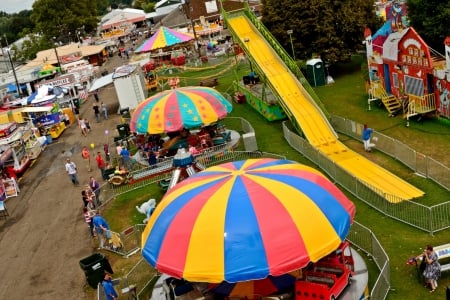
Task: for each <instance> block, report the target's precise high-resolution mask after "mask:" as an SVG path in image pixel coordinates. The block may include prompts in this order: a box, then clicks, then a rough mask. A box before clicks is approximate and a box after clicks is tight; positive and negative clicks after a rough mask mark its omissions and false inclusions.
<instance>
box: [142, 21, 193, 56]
mask: <svg viewBox="0 0 450 300" xmlns="http://www.w3.org/2000/svg"><path fill="white" fill-rule="evenodd" d="M193 39H194V37H193V36H192V35H190V34H188V33H183V32H179V31H176V30H173V29H170V28H167V27H164V26H161V27H159V29H158V31H156V33H155V34H154V35H153V36H152V37H151V38H149V39H147V40H145V41H144V42H143V43H142V44H141V45H140V46H139V47H137V48H136V51H135V52H136V53H140V52H149V51H152V50H156V49H159V48H164V47H169V46H173V45H176V44H180V43H184V42H188V41H190V40H193Z"/></svg>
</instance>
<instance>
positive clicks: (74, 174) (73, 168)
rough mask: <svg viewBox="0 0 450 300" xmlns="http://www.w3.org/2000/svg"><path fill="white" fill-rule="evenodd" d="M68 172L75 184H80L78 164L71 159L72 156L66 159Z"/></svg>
mask: <svg viewBox="0 0 450 300" xmlns="http://www.w3.org/2000/svg"><path fill="white" fill-rule="evenodd" d="M66 172H67V174H69V177H70V180H71V181H72V183H73V185H75V186H77V185H80V182H79V181H78V176H77V173H78V170H77V165H76V164H75V163H74V162H72V161H70V158H68V159H67V160H66Z"/></svg>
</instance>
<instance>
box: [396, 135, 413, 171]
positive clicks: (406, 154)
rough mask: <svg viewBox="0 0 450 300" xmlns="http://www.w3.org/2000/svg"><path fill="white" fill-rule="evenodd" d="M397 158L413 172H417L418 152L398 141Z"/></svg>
mask: <svg viewBox="0 0 450 300" xmlns="http://www.w3.org/2000/svg"><path fill="white" fill-rule="evenodd" d="M395 158H396V159H398V160H399V161H401V162H402V163H403V164H405V165H406V166H408V167H409V168H410V169H411V170H413V171H416V151H415V150H414V149H412V148H411V147H409V146H407V145H405V144H403V143H401V142H399V141H396V143H395Z"/></svg>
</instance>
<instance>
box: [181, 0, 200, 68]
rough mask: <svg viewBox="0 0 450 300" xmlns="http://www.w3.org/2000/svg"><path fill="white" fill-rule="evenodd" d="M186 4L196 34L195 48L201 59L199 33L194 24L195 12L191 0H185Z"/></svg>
mask: <svg viewBox="0 0 450 300" xmlns="http://www.w3.org/2000/svg"><path fill="white" fill-rule="evenodd" d="M184 3H186V5H187V9H188V11H189V19H190V20H191V26H192V31H193V32H194V40H195V46H196V48H197V52H198V58H199V59H201V58H202V54H201V53H200V45H199V44H198V39H197V32H195V23H194V20H193V19H192V11H193V10H194V8H193V7H191V1H190V0H184Z"/></svg>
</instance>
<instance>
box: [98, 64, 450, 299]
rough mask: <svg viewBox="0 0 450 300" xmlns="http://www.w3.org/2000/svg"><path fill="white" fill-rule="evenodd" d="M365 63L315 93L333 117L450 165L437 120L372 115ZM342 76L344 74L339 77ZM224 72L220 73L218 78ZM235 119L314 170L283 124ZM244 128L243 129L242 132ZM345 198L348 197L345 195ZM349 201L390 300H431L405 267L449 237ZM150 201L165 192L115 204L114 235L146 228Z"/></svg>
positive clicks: (110, 213) (448, 142) (226, 82)
mask: <svg viewBox="0 0 450 300" xmlns="http://www.w3.org/2000/svg"><path fill="white" fill-rule="evenodd" d="M360 61H361V60H360V59H359V60H358V58H357V57H355V58H354V59H353V60H352V62H351V63H350V64H349V65H342V66H339V68H338V69H336V68H334V69H330V71H331V72H332V73H331V75H332V76H333V77H334V79H335V81H336V83H335V84H332V85H328V86H324V87H319V88H316V89H315V90H316V93H317V94H318V95H319V97H320V98H321V100H322V102H323V103H324V104H325V107H326V109H327V111H328V112H329V113H330V114H334V115H338V116H343V117H346V118H349V119H352V120H355V121H357V122H361V123H368V124H370V126H371V127H373V128H375V129H376V130H377V131H380V132H383V133H385V134H386V135H389V136H392V137H394V138H396V139H399V140H401V141H403V142H404V143H405V144H408V145H410V146H411V147H413V148H414V149H417V150H418V151H419V152H422V153H424V154H426V155H429V156H431V157H434V158H437V159H438V160H440V161H442V162H444V163H445V164H446V165H448V164H449V162H450V161H449V158H448V157H447V156H448V155H446V152H447V151H448V150H447V149H449V148H450V139H448V135H450V130H449V127H448V125H445V124H443V122H438V121H436V120H433V119H430V120H424V121H422V122H416V121H412V122H411V126H410V127H409V128H407V127H406V126H405V120H403V119H402V118H401V117H399V116H398V117H396V118H389V117H388V116H387V112H386V111H385V110H384V109H383V108H382V107H379V106H378V105H375V104H373V105H372V110H371V111H368V110H367V95H366V94H365V90H364V80H363V78H362V75H361V72H360V69H359V67H358V66H359V62H360ZM337 70H339V72H337ZM218 71H220V69H219V68H218V69H217V70H216V72H218ZM247 72H248V67H247V66H245V65H240V66H239V69H238V70H237V71H236V68H235V69H232V70H230V71H228V73H227V74H226V76H225V75H222V76H220V77H219V86H218V87H217V89H218V90H220V91H222V92H228V93H231V91H230V89H229V87H230V85H231V83H232V82H233V80H235V78H239V77H240V76H242V75H243V74H246V73H247ZM211 74H212V73H211V71H210V70H207V71H204V72H200V71H188V72H182V73H179V74H176V75H178V76H180V77H185V76H187V75H189V76H193V77H195V79H191V80H190V81H189V83H190V84H195V83H196V82H197V83H198V79H197V78H200V77H204V76H207V75H208V76H210V75H211ZM230 116H231V117H233V116H236V117H243V118H245V119H246V120H248V121H249V122H250V123H251V124H252V126H253V127H254V128H255V131H256V137H257V142H258V146H259V149H260V150H261V151H266V152H272V153H278V154H281V155H284V156H286V157H287V158H288V159H292V160H295V161H297V162H299V163H303V164H307V165H310V166H313V167H315V168H317V167H316V166H314V165H313V164H312V163H311V162H310V161H308V160H307V159H305V158H304V157H303V156H302V155H301V154H299V153H298V152H296V151H295V150H293V149H292V148H291V147H290V146H289V145H288V144H287V143H286V142H285V140H284V138H283V134H282V129H281V128H282V126H281V122H273V123H269V122H267V121H266V120H265V119H264V118H263V117H262V116H261V115H259V114H258V113H257V112H256V111H254V110H253V109H252V108H250V107H249V106H247V105H245V104H241V105H238V104H234V107H233V112H232V113H231V115H230ZM224 122H225V123H226V124H227V125H228V126H230V127H234V126H235V124H236V123H235V122H236V121H235V120H232V119H230V120H225V121H224ZM238 128H240V126H238ZM341 140H342V141H343V142H344V143H345V144H346V145H347V146H349V147H350V148H352V149H354V150H355V151H361V148H362V147H361V143H360V142H359V141H355V140H353V139H351V138H348V137H345V136H341ZM373 154H374V155H373V156H372V158H373V159H374V160H375V161H376V162H377V163H379V164H380V165H382V166H383V167H385V168H387V169H389V170H391V171H392V172H394V173H395V174H397V175H399V176H400V177H402V178H405V179H406V180H408V181H409V182H411V183H412V184H414V185H416V186H417V187H419V188H421V189H422V190H424V191H425V192H426V196H425V197H424V198H423V199H419V200H417V201H419V202H420V203H422V204H425V205H432V204H436V203H440V202H443V201H447V200H448V199H450V197H449V193H448V191H446V190H444V189H442V188H440V187H439V186H437V185H436V184H434V183H432V182H430V181H429V180H425V179H423V178H421V177H418V176H415V175H412V172H411V170H409V169H407V168H406V167H405V166H403V165H402V164H400V163H399V162H398V161H396V160H393V159H391V158H389V157H387V156H386V155H383V154H381V153H379V152H375V153H373ZM344 192H345V191H344ZM346 194H347V196H348V197H349V198H350V199H351V200H352V201H353V202H354V203H355V205H356V207H357V215H356V221H358V222H359V223H361V224H363V225H365V226H367V227H368V228H370V229H371V230H372V231H373V232H374V233H375V235H376V236H377V238H378V239H379V241H380V242H381V244H382V245H383V247H384V249H385V250H386V252H387V254H388V255H389V257H390V260H391V285H392V291H391V292H390V294H389V296H388V299H428V298H429V296H430V295H429V293H428V291H427V290H425V288H424V287H423V285H421V284H419V283H418V281H417V273H416V270H415V268H414V266H409V265H406V261H407V260H408V258H410V257H411V256H414V255H418V254H419V253H421V251H422V249H423V247H424V246H425V245H427V244H432V245H439V244H444V243H447V242H448V231H444V232H439V233H437V234H435V235H429V234H427V233H424V232H423V231H420V230H418V229H415V228H413V227H411V226H408V225H405V224H403V223H401V222H398V221H396V220H393V219H390V218H388V217H385V216H384V215H382V214H381V213H379V212H378V211H376V210H374V209H372V208H370V207H369V206H367V205H366V204H365V203H363V202H361V201H360V200H358V199H356V198H354V197H352V196H351V195H350V194H349V193H346ZM150 197H153V198H156V199H157V200H159V199H160V198H161V197H162V192H161V190H159V188H158V187H157V186H149V187H146V188H143V189H139V190H136V191H133V192H130V193H128V194H126V195H123V196H119V197H118V198H117V199H116V200H115V201H114V202H113V203H112V204H111V208H110V209H108V210H107V211H106V212H105V215H106V218H107V219H108V220H110V223H111V227H112V228H113V230H116V231H121V230H123V229H124V228H126V227H128V226H130V225H132V224H138V223H141V222H142V220H143V218H144V216H143V215H140V214H138V213H137V211H136V209H135V206H136V205H139V204H140V203H142V202H144V201H146V200H147V199H149V198H150ZM366 261H367V263H368V268H369V270H370V271H371V272H370V279H369V283H370V286H373V283H374V280H375V276H374V272H375V267H374V264H373V262H371V260H370V258H367V260H366ZM447 285H450V274H447V273H444V274H443V277H442V279H441V280H440V281H439V288H438V290H437V291H436V293H435V295H433V297H434V298H436V299H443V298H444V294H445V291H444V287H445V286H447Z"/></svg>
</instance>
